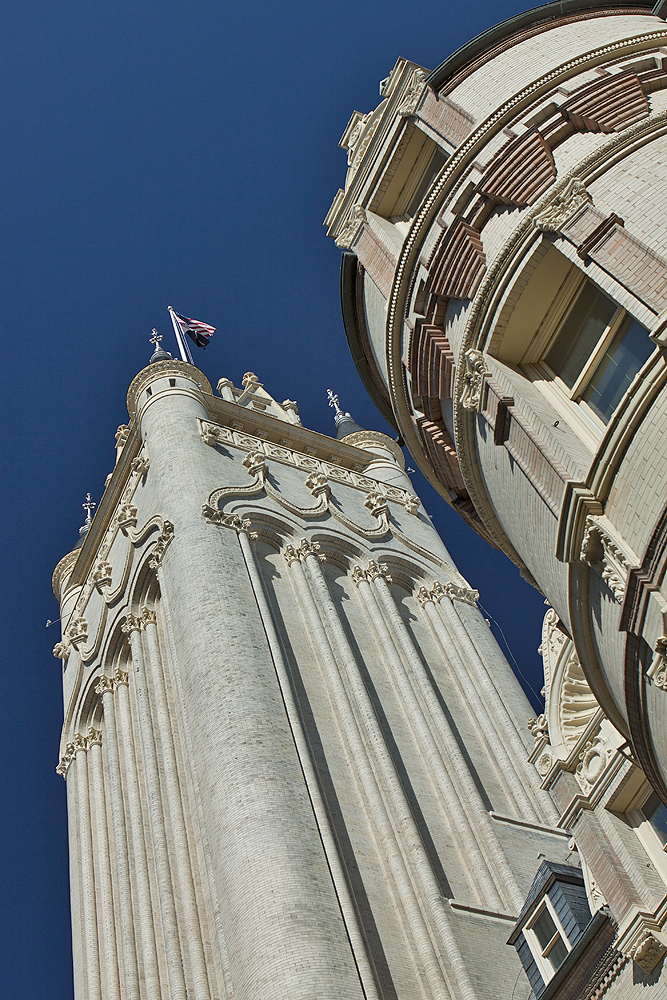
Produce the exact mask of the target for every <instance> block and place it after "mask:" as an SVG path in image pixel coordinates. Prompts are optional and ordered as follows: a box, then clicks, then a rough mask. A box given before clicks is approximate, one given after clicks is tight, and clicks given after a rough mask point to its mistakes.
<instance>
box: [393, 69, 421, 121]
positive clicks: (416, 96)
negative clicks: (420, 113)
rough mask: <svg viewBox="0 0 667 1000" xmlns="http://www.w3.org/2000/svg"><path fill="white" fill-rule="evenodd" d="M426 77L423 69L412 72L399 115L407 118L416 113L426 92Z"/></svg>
mask: <svg viewBox="0 0 667 1000" xmlns="http://www.w3.org/2000/svg"><path fill="white" fill-rule="evenodd" d="M425 79H426V74H425V73H424V71H423V70H421V69H416V70H415V71H414V73H413V74H412V78H411V80H410V84H409V86H408V89H407V90H406V92H405V97H404V98H403V101H402V102H401V105H400V107H399V109H398V113H399V115H401V117H402V118H407V117H408V116H409V115H414V113H415V111H416V110H417V106H418V105H419V101H420V100H421V96H422V94H423V93H424V90H425V85H424V80H425Z"/></svg>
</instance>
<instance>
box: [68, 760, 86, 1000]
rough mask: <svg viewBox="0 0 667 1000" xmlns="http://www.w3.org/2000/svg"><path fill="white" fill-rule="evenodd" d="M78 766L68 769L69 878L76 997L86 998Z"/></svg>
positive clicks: (71, 766) (77, 999)
mask: <svg viewBox="0 0 667 1000" xmlns="http://www.w3.org/2000/svg"><path fill="white" fill-rule="evenodd" d="M75 771H76V767H75V764H74V762H72V763H71V764H70V766H69V768H68V770H67V774H66V776H65V780H66V782H67V827H68V831H69V880H70V896H71V909H72V945H73V950H74V998H75V1000H85V997H86V983H85V979H84V962H83V961H82V960H81V956H80V955H79V953H78V951H77V949H78V948H81V947H82V945H83V943H84V936H83V926H82V919H81V912H82V909H83V900H82V896H81V835H80V831H79V816H78V797H77V793H76V774H75Z"/></svg>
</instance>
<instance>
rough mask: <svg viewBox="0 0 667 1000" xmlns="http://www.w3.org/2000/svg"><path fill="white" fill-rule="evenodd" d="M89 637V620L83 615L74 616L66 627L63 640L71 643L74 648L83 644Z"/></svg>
mask: <svg viewBox="0 0 667 1000" xmlns="http://www.w3.org/2000/svg"><path fill="white" fill-rule="evenodd" d="M87 638H88V622H87V621H86V619H85V618H82V617H81V616H79V617H77V618H72V619H71V621H70V623H69V625H68V626H67V628H66V629H65V634H64V636H63V642H65V643H70V644H71V645H72V646H74V648H75V649H76V648H78V646H80V645H82V644H83V643H84V642H85V641H86V639H87Z"/></svg>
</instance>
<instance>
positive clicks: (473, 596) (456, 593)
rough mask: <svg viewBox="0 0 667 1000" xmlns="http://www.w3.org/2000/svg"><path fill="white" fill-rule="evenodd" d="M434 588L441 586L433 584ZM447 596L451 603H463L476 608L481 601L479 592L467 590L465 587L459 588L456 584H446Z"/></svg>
mask: <svg viewBox="0 0 667 1000" xmlns="http://www.w3.org/2000/svg"><path fill="white" fill-rule="evenodd" d="M433 586H434V588H437V587H438V586H440V585H439V584H433ZM445 594H446V596H447V597H448V598H449V599H450V601H463V603H464V604H471V605H472V606H473V607H475V606H476V604H477V602H478V600H479V590H466V588H465V587H457V586H456V584H454V583H446V584H445Z"/></svg>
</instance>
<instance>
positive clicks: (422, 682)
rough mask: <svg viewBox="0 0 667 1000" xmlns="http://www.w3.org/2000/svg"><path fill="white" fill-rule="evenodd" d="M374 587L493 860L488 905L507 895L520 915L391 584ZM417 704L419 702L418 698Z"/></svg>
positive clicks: (429, 726) (429, 724)
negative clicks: (492, 884) (494, 889)
mask: <svg viewBox="0 0 667 1000" xmlns="http://www.w3.org/2000/svg"><path fill="white" fill-rule="evenodd" d="M373 588H374V589H375V591H376V592H377V596H378V597H379V603H380V608H381V609H383V610H384V614H385V615H386V618H387V621H388V624H389V626H390V629H391V631H392V632H393V634H394V635H395V637H396V639H397V642H398V646H399V648H402V649H403V651H404V654H405V657H406V659H407V662H408V664H409V667H410V672H411V674H412V677H413V678H414V681H415V683H416V685H417V687H418V689H419V691H420V693H421V695H422V698H423V700H424V704H425V706H426V708H427V709H428V712H429V716H428V718H424V717H423V716H422V718H423V724H424V726H425V729H426V732H427V733H428V736H429V737H430V739H431V740H433V732H434V733H435V735H437V736H438V737H439V738H440V740H441V742H442V745H443V747H444V750H445V753H446V755H447V757H448V759H449V761H450V763H451V768H452V771H453V773H454V778H455V784H457V785H458V788H459V789H460V794H461V796H462V798H463V799H464V801H465V802H466V803H467V807H466V810H464V812H466V811H467V810H469V811H470V813H471V815H472V818H473V823H472V824H471V832H472V835H473V836H476V837H477V839H478V841H479V847H480V850H481V851H482V852H483V853H484V855H485V857H488V858H489V859H490V860H489V866H488V869H487V870H488V872H489V875H490V877H491V878H493V880H494V887H495V888H496V889H497V892H496V893H495V899H494V894H492V895H491V896H490V897H487V902H488V903H489V904H491V903H494V904H495V905H498V903H500V905H501V906H502V905H504V900H503V898H502V897H503V895H506V896H507V897H508V898H509V903H510V905H511V907H513V908H514V909H515V911H516V912H517V913H518V912H519V910H520V909H521V906H522V905H523V894H522V893H521V891H520V889H519V887H518V885H517V883H516V879H515V878H514V875H513V873H512V870H511V868H510V866H509V863H508V861H507V858H506V857H505V854H504V852H503V849H502V847H501V846H500V842H499V841H498V838H497V837H496V835H495V831H494V830H493V828H492V826H491V820H490V818H489V814H488V812H487V810H486V808H485V806H484V803H483V802H482V798H481V796H480V794H479V791H478V789H477V786H476V785H475V782H474V780H473V777H472V775H471V773H470V770H469V768H468V765H467V763H466V761H465V759H464V757H463V754H462V753H461V750H460V747H459V745H458V742H457V739H456V736H455V735H454V733H453V732H452V730H451V728H450V726H449V721H448V720H447V718H446V716H445V714H444V713H443V711H442V708H441V706H440V703H439V701H438V698H437V696H436V694H435V691H434V690H433V687H432V685H431V682H430V680H429V678H428V677H427V676H426V674H425V672H424V667H423V664H422V662H421V659H420V657H419V655H418V653H417V651H416V649H415V645H414V640H413V638H412V636H411V635H410V633H409V631H408V629H407V628H406V625H405V622H404V621H403V619H402V618H401V616H400V614H399V612H398V609H397V608H396V605H395V603H394V599H393V597H392V595H391V591H390V589H389V586H388V583H387V581H386V580H385V579H384V577H383V576H376V577H375V579H374V580H373ZM406 681H407V682H408V684H407V687H409V689H410V690H412V687H411V685H410V681H409V678H408V676H407V674H406ZM407 687H406V690H407ZM413 698H414V694H413ZM415 701H417V700H416V698H415ZM418 704H419V703H418V702H417V705H418ZM436 748H437V744H436ZM496 901H497V902H496Z"/></svg>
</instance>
